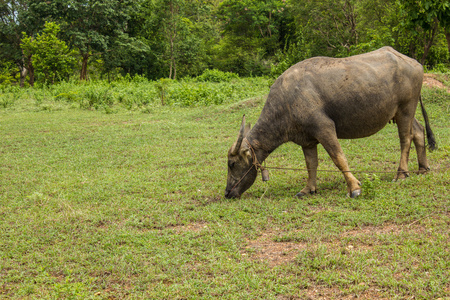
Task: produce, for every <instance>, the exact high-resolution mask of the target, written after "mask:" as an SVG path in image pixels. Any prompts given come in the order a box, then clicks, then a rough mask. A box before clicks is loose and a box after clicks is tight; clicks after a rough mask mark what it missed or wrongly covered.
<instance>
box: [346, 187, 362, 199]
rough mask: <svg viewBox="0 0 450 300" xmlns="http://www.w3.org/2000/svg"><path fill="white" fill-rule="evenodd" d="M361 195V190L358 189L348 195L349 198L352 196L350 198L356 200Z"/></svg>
mask: <svg viewBox="0 0 450 300" xmlns="http://www.w3.org/2000/svg"><path fill="white" fill-rule="evenodd" d="M361 193H362V191H361V189H357V190H354V191H353V192H352V193H351V194H348V196H350V198H356V197H358V196H359V195H361Z"/></svg>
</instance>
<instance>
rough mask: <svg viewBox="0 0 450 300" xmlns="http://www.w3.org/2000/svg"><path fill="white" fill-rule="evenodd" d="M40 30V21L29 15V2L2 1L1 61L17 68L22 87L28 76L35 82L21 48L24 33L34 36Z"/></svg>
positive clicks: (22, 0)
mask: <svg viewBox="0 0 450 300" xmlns="http://www.w3.org/2000/svg"><path fill="white" fill-rule="evenodd" d="M39 29H40V25H39V20H37V19H35V18H32V17H30V16H29V14H28V0H2V1H0V60H1V61H4V62H10V63H13V64H14V65H15V66H17V68H18V70H19V72H20V86H21V87H23V86H24V81H25V77H26V76H27V75H28V74H29V75H30V81H31V82H33V69H30V68H29V67H28V66H27V63H26V58H25V57H24V55H23V53H22V49H21V48H20V43H21V39H22V32H26V33H28V34H30V35H33V34H35V33H36V32H38V31H39ZM8 65H10V64H8Z"/></svg>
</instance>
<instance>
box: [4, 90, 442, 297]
mask: <svg viewBox="0 0 450 300" xmlns="http://www.w3.org/2000/svg"><path fill="white" fill-rule="evenodd" d="M29 93H32V91H31V92H29ZM36 93H44V92H43V91H36ZM423 95H424V102H425V105H426V108H427V110H428V114H429V115H430V119H431V125H432V128H433V129H434V131H435V134H436V137H437V139H438V143H439V149H438V150H437V151H434V152H431V153H429V155H428V156H429V160H430V164H431V167H432V169H433V170H435V171H432V172H430V173H429V174H427V175H424V176H423V175H415V174H412V175H411V177H410V178H408V179H407V180H404V181H399V182H392V181H391V180H392V178H393V177H394V173H375V175H376V176H375V175H374V173H371V171H376V170H380V171H392V172H395V171H396V169H397V166H398V165H397V164H398V160H399V157H400V154H399V150H398V149H399V142H398V137H397V132H396V126H395V125H392V124H391V125H388V126H387V127H386V128H385V129H383V130H382V131H381V132H380V133H378V134H376V135H374V136H372V137H369V138H366V139H362V140H346V141H342V147H343V148H344V152H345V153H346V155H347V158H348V161H349V165H350V167H351V168H352V169H354V170H356V171H361V172H358V173H355V175H356V176H357V177H358V178H359V179H360V180H361V181H362V184H363V188H364V190H363V195H362V196H361V197H359V198H356V199H350V198H347V197H346V196H345V195H346V187H345V183H344V180H343V177H342V176H341V174H339V173H335V172H320V173H319V181H318V194H317V195H315V196H311V197H307V198H304V199H301V200H300V199H296V198H294V197H293V195H295V194H296V193H297V192H298V191H299V190H300V189H301V188H302V187H303V185H304V184H305V183H306V173H305V172H302V171H288V170H271V171H270V173H271V180H270V181H269V182H267V183H263V182H262V181H261V180H260V178H258V179H257V181H256V183H255V185H254V186H253V187H252V188H251V189H250V190H248V192H247V193H245V194H244V195H243V197H242V198H241V199H239V200H228V199H225V198H224V197H223V193H224V188H225V183H226V153H227V150H228V147H230V145H231V144H232V143H233V142H234V139H235V138H236V136H237V133H238V128H239V124H240V120H241V118H242V115H243V114H244V113H245V114H246V116H247V119H248V121H250V122H251V123H253V124H254V123H255V122H256V120H257V118H258V116H259V113H260V111H261V109H262V106H263V103H264V100H265V99H264V97H255V98H249V99H245V100H243V101H237V102H236V101H231V102H229V103H227V102H225V103H224V104H221V105H209V106H203V105H202V106H194V107H189V108H187V107H180V106H176V105H175V106H174V105H171V106H161V105H160V104H159V103H158V102H157V101H159V100H158V98H157V99H156V100H155V103H154V104H152V105H147V106H145V109H146V110H145V113H143V112H142V111H141V110H140V109H131V110H130V109H127V108H126V107H124V106H121V105H120V104H117V103H115V104H114V105H113V106H112V108H114V109H116V111H115V112H114V113H113V114H107V113H105V112H106V110H104V109H98V110H96V109H95V108H94V109H92V110H90V109H84V108H81V109H80V106H78V105H77V106H76V107H75V106H74V105H73V103H72V102H70V101H67V100H64V101H62V102H59V100H56V99H55V98H54V96H52V97H53V98H52V99H47V100H45V99H44V100H42V102H41V103H40V104H37V103H36V99H34V100H33V99H29V98H26V97H25V96H21V97H18V98H17V99H15V100H14V101H13V103H12V104H11V105H9V104H8V105H7V106H6V108H5V107H2V108H0V130H1V141H0V220H1V222H0V239H1V242H0V298H15V299H36V298H38V299H108V298H120V299H123V298H127V299H177V298H178V299H181V298H182V299H203V298H205V299H210V298H226V299H257V298H263V299H289V298H295V297H297V298H299V299H305V298H307V297H310V298H313V299H314V298H320V297H321V296H320V295H322V297H328V298H333V299H339V298H345V297H348V296H351V295H353V296H361V297H363V298H364V297H365V298H372V299H379V298H388V299H395V298H398V299H404V298H411V297H415V298H416V299H436V298H445V297H448V296H449V293H450V282H449V278H450V273H449V272H450V271H449V270H450V265H449V260H448V257H449V255H450V253H449V249H450V248H449V244H450V239H449V238H450V237H449V232H448V230H447V228H448V223H449V222H450V215H449V204H450V199H449V196H448V195H449V190H448V186H449V184H450V173H449V166H450V145H449V143H448V141H449V139H448V136H449V134H450V127H449V125H448V124H449V121H450V112H449V110H448V105H449V103H450V96H449V95H448V94H445V93H442V92H440V91H437V90H433V89H430V90H428V89H425V90H424V93H423ZM2 96H4V94H2ZM245 98H247V97H245ZM83 101H84V100H83ZM45 103H46V104H47V105H49V107H52V109H47V110H44V109H42V105H44V104H45ZM74 103H75V102H74ZM58 105H61V106H59V109H54V108H55V107H58ZM35 108H36V109H35ZM143 108H144V107H143ZM417 116H418V118H420V112H419V111H418V114H417ZM319 159H320V165H319V169H324V170H328V169H335V166H334V165H333V164H332V162H331V160H330V159H329V157H328V156H327V154H326V152H325V151H324V150H323V149H322V148H321V147H319ZM266 164H267V166H278V167H290V168H300V169H301V168H304V167H305V164H304V161H303V154H302V153H301V149H300V148H299V147H298V146H296V145H294V144H285V145H283V146H281V147H280V148H279V149H277V150H276V151H275V152H274V153H273V154H272V155H271V156H270V157H269V158H268V159H267V161H266ZM410 168H411V169H416V168H417V163H416V154H415V151H414V149H413V150H412V151H411V160H410ZM258 239H261V240H262V241H264V242H261V243H260V244H258V243H256V244H255V243H253V242H252V241H258ZM250 245H251V247H250ZM271 247H273V248H271ZM273 249H275V250H273ZM283 258H285V259H283ZM319 294H320V295H319Z"/></svg>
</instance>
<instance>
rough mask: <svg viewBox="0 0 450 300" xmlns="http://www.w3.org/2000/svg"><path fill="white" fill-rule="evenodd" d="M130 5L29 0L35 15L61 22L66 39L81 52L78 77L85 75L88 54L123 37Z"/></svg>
mask: <svg viewBox="0 0 450 300" xmlns="http://www.w3.org/2000/svg"><path fill="white" fill-rule="evenodd" d="M132 8H133V1H131V0H102V1H97V0H77V1H74V0H51V1H41V0H30V6H29V10H30V12H31V13H32V14H33V16H34V17H35V18H40V19H43V20H53V21H58V22H59V23H61V29H62V33H63V35H64V38H65V40H66V41H68V44H69V45H70V47H73V48H77V49H78V51H79V53H80V55H81V72H80V79H81V80H86V79H87V70H88V68H87V67H88V61H89V58H90V57H91V56H93V55H100V54H102V53H105V52H107V51H109V50H110V46H111V45H112V44H113V43H114V41H115V40H116V39H117V38H119V37H122V35H123V33H124V31H125V30H126V26H127V21H128V19H129V10H130V9H132Z"/></svg>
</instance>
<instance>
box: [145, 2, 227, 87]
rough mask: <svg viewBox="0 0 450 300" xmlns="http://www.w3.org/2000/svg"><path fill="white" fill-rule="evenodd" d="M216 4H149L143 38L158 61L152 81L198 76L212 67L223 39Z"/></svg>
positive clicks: (146, 8) (154, 62)
mask: <svg viewBox="0 0 450 300" xmlns="http://www.w3.org/2000/svg"><path fill="white" fill-rule="evenodd" d="M216 2H217V1H216V0H156V1H155V0H147V1H145V3H144V4H143V5H142V6H143V13H142V15H141V16H140V19H141V20H143V22H141V24H142V25H141V27H140V28H139V35H140V36H141V39H144V38H145V41H146V43H147V45H148V47H149V48H150V49H151V51H150V52H151V53H150V55H151V57H152V58H154V60H153V62H152V64H151V66H152V67H153V69H152V72H154V73H156V74H152V75H151V77H153V78H158V77H157V76H158V75H159V76H160V77H159V78H161V77H169V78H172V79H176V78H178V77H182V76H196V75H199V74H201V73H202V71H203V70H204V69H205V68H207V67H208V66H209V62H210V61H211V60H212V59H211V53H210V52H211V50H210V49H211V47H212V45H214V44H215V43H216V42H217V40H218V36H219V27H218V21H217V19H215V16H214V14H213V11H214V8H215V7H216V6H217V3H216Z"/></svg>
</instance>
